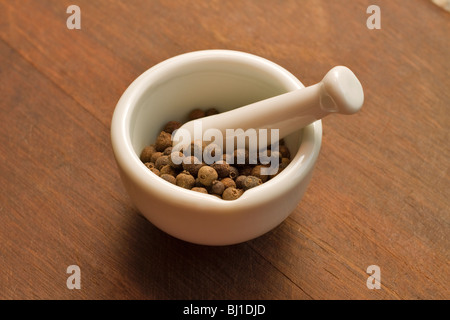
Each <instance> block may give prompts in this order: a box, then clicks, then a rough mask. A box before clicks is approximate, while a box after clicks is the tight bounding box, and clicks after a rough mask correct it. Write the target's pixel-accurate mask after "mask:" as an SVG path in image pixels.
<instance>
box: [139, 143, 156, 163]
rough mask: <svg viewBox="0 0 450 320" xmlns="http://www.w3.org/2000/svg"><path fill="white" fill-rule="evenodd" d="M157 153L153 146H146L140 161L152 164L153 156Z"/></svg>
mask: <svg viewBox="0 0 450 320" xmlns="http://www.w3.org/2000/svg"><path fill="white" fill-rule="evenodd" d="M155 152H156V149H155V146H153V145H151V146H146V147H145V148H144V149H143V150H142V152H141V155H140V157H139V158H140V159H141V161H142V162H144V163H145V162H151V159H152V155H153V154H154V153H155Z"/></svg>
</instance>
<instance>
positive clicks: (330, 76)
mask: <svg viewBox="0 0 450 320" xmlns="http://www.w3.org/2000/svg"><path fill="white" fill-rule="evenodd" d="M363 103H364V93H363V89H362V86H361V83H360V82H359V80H358V78H357V77H356V76H355V74H354V73H353V72H352V71H351V70H350V69H349V68H347V67H344V66H337V67H334V68H333V69H331V70H330V71H329V72H328V73H327V74H326V75H325V77H324V78H323V79H322V81H320V82H319V83H317V84H314V85H312V86H309V87H306V88H302V89H297V90H294V91H291V92H288V93H285V94H281V95H278V96H275V97H272V98H269V99H265V100H262V101H258V102H255V103H252V104H249V105H247V106H244V107H240V108H237V109H234V110H231V111H228V112H224V113H220V114H217V115H214V116H209V117H205V118H201V119H198V120H194V121H195V122H196V124H197V128H198V124H199V122H198V121H201V128H202V132H205V131H206V130H208V129H216V130H218V131H220V132H221V133H222V134H223V137H225V136H226V130H227V129H242V130H244V131H246V130H248V129H256V130H257V131H258V129H278V130H279V138H280V139H281V138H284V137H285V136H287V135H289V134H290V133H292V132H295V131H297V130H299V129H301V128H303V127H305V126H307V125H309V124H310V123H312V122H314V121H316V120H319V119H322V118H323V117H325V116H327V115H328V114H330V113H341V114H346V115H349V114H353V113H356V112H357V111H359V110H360V109H361V107H362V105H363ZM194 121H189V122H187V123H186V124H184V125H183V126H182V127H181V128H180V129H184V130H187V131H184V130H178V131H177V132H176V133H175V135H174V139H173V141H174V145H176V144H177V141H178V138H179V137H178V136H179V135H180V134H181V132H184V133H186V132H189V133H190V134H191V137H193V140H198V139H201V137H203V135H201V134H200V135H199V133H198V132H197V134H196V136H195V135H194V134H195V132H194ZM224 141H225V140H224Z"/></svg>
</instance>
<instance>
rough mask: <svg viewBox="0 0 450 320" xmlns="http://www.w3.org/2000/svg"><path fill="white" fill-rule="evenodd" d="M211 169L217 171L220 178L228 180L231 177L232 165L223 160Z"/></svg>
mask: <svg viewBox="0 0 450 320" xmlns="http://www.w3.org/2000/svg"><path fill="white" fill-rule="evenodd" d="M211 167H213V168H214V170H216V171H217V174H218V175H219V178H226V177H229V176H230V165H229V164H228V163H226V162H225V161H223V160H219V161H217V162H216V163H214V164H212V165H211Z"/></svg>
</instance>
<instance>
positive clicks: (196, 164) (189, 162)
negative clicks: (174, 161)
mask: <svg viewBox="0 0 450 320" xmlns="http://www.w3.org/2000/svg"><path fill="white" fill-rule="evenodd" d="M203 166H204V163H202V162H200V160H198V159H197V158H196V157H194V156H190V157H184V158H183V169H184V170H186V171H188V172H189V173H190V174H191V175H192V176H194V177H197V174H198V170H200V168H201V167H203Z"/></svg>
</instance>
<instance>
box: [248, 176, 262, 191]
mask: <svg viewBox="0 0 450 320" xmlns="http://www.w3.org/2000/svg"><path fill="white" fill-rule="evenodd" d="M261 184H262V181H261V179H259V178H257V177H254V176H248V177H247V178H245V180H244V182H243V186H244V190H248V189H251V188H254V187H257V186H259V185H261Z"/></svg>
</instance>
